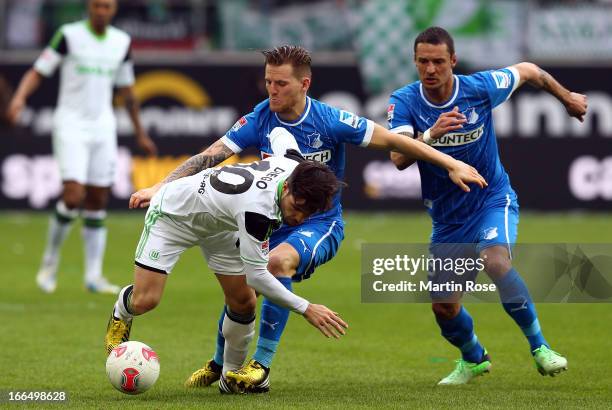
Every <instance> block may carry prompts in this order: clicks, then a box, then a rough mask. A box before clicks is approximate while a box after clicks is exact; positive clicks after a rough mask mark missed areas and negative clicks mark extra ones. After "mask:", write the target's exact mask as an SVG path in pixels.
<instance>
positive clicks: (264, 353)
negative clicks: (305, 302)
mask: <svg viewBox="0 0 612 410" xmlns="http://www.w3.org/2000/svg"><path fill="white" fill-rule="evenodd" d="M276 279H278V281H279V282H280V283H282V284H283V286H285V287H286V288H287V289H289V290H292V289H293V286H292V284H291V278H287V277H281V278H276ZM288 320H289V310H287V309H285V308H283V307H280V306H278V305H276V304H274V303H272V302H271V301H269V300H268V299H264V301H263V303H262V305H261V319H260V321H259V339H258V340H257V350H256V351H255V354H254V355H253V359H255V360H257V361H258V362H259V363H261V364H262V365H264V366H265V367H270V365H271V364H272V359H273V358H274V355H275V354H276V347H277V346H278V342H279V340H280V338H281V335H282V334H283V331H284V330H285V326H286V325H287V321H288Z"/></svg>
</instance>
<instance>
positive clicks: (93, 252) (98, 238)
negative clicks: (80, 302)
mask: <svg viewBox="0 0 612 410" xmlns="http://www.w3.org/2000/svg"><path fill="white" fill-rule="evenodd" d="M82 217H83V222H84V225H83V231H82V234H83V241H84V244H85V282H88V283H89V282H95V281H96V280H97V279H99V278H100V277H101V276H102V263H103V262H104V251H105V249H106V232H107V230H106V227H105V226H104V219H105V217H106V211H103V210H101V211H87V210H85V211H83V212H82Z"/></svg>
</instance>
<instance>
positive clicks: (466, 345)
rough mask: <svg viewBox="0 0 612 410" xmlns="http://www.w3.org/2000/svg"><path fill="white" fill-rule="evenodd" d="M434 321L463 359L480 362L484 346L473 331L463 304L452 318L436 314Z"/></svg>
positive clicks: (470, 318)
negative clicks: (444, 317)
mask: <svg viewBox="0 0 612 410" xmlns="http://www.w3.org/2000/svg"><path fill="white" fill-rule="evenodd" d="M436 321H437V322H438V325H439V326H440V329H441V330H442V336H444V338H445V339H446V340H448V341H449V342H450V343H451V344H452V345H454V346H456V347H458V348H459V350H461V356H462V357H463V360H465V361H468V362H470V363H480V361H481V360H482V358H483V356H484V348H483V347H482V345H481V344H480V342H479V341H478V337H476V334H475V333H474V322H473V321H472V317H471V316H470V314H469V313H468V311H467V310H466V309H465V308H464V307H463V306H462V307H461V310H460V311H459V314H458V315H457V316H455V317H454V318H452V319H450V320H445V319H440V318H438V317H437V316H436Z"/></svg>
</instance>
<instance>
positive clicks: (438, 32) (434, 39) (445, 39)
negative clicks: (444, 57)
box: [414, 27, 455, 55]
mask: <svg viewBox="0 0 612 410" xmlns="http://www.w3.org/2000/svg"><path fill="white" fill-rule="evenodd" d="M419 43H427V44H435V45H437V44H446V48H447V49H448V52H449V54H450V55H453V54H455V42H454V41H453V38H452V37H451V35H450V34H449V32H448V31H446V30H444V29H443V28H442V27H429V28H427V29H425V31H423V32H421V34H419V35H418V36H417V38H416V39H414V52H415V54H416V49H417V45H418V44H419Z"/></svg>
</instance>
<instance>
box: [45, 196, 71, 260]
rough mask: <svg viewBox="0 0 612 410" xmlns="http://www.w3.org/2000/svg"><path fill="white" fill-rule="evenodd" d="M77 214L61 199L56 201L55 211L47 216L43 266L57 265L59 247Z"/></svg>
mask: <svg viewBox="0 0 612 410" xmlns="http://www.w3.org/2000/svg"><path fill="white" fill-rule="evenodd" d="M78 214H79V211H78V210H76V209H68V208H66V205H65V204H64V202H63V201H62V200H60V201H58V202H57V205H56V206H55V213H54V214H53V215H51V218H49V230H48V231H47V245H46V247H45V253H44V254H43V260H42V264H43V266H49V267H53V268H55V267H57V264H58V263H59V256H60V249H61V247H62V244H63V243H64V240H65V239H66V236H68V233H69V232H70V228H71V227H72V221H73V220H74V218H76V217H77V216H78Z"/></svg>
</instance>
